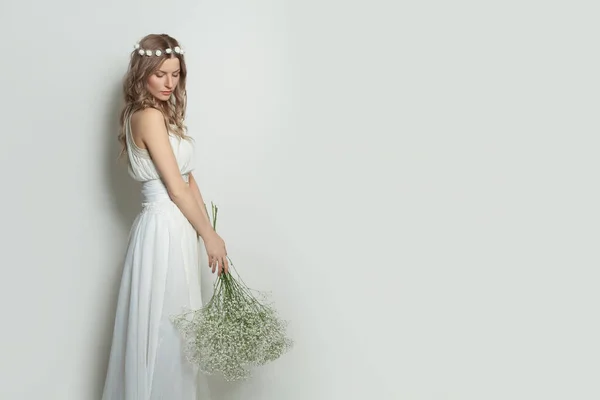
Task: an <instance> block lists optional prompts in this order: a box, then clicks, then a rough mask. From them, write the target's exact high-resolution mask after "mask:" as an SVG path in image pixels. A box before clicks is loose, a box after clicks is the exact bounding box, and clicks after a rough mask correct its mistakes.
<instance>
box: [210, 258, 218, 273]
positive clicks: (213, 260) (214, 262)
mask: <svg viewBox="0 0 600 400" xmlns="http://www.w3.org/2000/svg"><path fill="white" fill-rule="evenodd" d="M216 267H217V258H216V257H214V256H211V257H210V259H209V262H208V268H210V269H211V270H212V273H213V274H214V273H215V269H216Z"/></svg>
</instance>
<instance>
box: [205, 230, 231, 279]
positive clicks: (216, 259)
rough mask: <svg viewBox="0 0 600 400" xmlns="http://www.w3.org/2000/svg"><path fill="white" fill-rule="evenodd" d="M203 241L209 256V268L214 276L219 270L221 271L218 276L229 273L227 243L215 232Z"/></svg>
mask: <svg viewBox="0 0 600 400" xmlns="http://www.w3.org/2000/svg"><path fill="white" fill-rule="evenodd" d="M203 240H204V247H205V248H206V254H207V255H208V267H209V268H210V269H212V272H213V274H214V273H215V270H216V269H217V268H218V269H219V273H218V275H221V274H222V273H223V272H225V273H228V272H229V262H228V260H227V249H225V241H223V239H221V236H219V234H217V232H214V231H213V232H211V234H210V235H209V236H208V237H207V238H206V239H203Z"/></svg>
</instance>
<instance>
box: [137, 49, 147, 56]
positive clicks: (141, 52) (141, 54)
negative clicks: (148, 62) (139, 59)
mask: <svg viewBox="0 0 600 400" xmlns="http://www.w3.org/2000/svg"><path fill="white" fill-rule="evenodd" d="M138 53H140V56H143V55H144V54H145V53H146V52H145V51H144V49H140V51H138Z"/></svg>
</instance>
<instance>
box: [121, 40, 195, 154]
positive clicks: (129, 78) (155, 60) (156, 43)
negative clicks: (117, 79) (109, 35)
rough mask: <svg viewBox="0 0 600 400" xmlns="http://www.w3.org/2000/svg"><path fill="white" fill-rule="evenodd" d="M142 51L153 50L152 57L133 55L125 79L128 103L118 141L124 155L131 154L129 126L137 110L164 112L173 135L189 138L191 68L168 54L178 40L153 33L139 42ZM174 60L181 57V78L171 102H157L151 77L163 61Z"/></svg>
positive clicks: (182, 60)
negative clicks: (150, 87) (188, 79)
mask: <svg viewBox="0 0 600 400" xmlns="http://www.w3.org/2000/svg"><path fill="white" fill-rule="evenodd" d="M139 45H140V48H141V49H144V50H151V51H152V53H153V55H152V56H144V55H140V54H139V53H138V50H137V49H136V50H133V51H132V52H131V59H130V61H129V67H128V69H127V73H126V74H125V78H124V80H123V96H124V100H125V104H124V106H123V109H122V111H121V116H120V125H121V128H120V131H119V136H118V140H119V142H120V143H121V145H122V150H121V155H123V154H125V153H126V152H127V147H126V140H125V129H126V127H125V124H126V122H127V118H128V116H129V115H131V114H133V113H134V112H136V111H139V110H143V109H146V108H156V109H158V110H160V111H161V112H162V113H163V116H164V118H165V124H167V126H171V129H170V132H171V133H173V134H174V135H177V136H180V137H181V138H183V139H187V138H188V136H187V134H186V127H185V125H184V119H185V111H186V105H187V93H186V88H185V83H186V77H187V68H186V65H185V60H184V58H183V55H182V54H177V53H176V52H174V51H172V52H171V54H167V53H166V52H165V50H166V49H167V48H170V49H174V48H175V47H176V46H180V45H179V42H178V41H177V40H175V38H173V37H171V36H169V35H167V34H150V35H147V36H145V37H144V38H143V39H142V40H140V41H139ZM156 50H161V52H162V54H161V55H160V56H156V55H155V54H154V53H155V52H156ZM170 57H177V58H179V63H180V75H179V76H180V78H179V83H178V84H177V86H176V87H175V90H174V91H173V94H172V95H171V98H170V99H169V100H168V101H160V100H158V99H156V98H155V97H154V96H152V94H150V92H149V91H148V89H147V88H146V85H147V82H148V78H149V77H150V76H151V75H152V74H153V73H155V72H156V71H157V70H158V69H159V68H160V66H161V65H162V63H163V61H164V60H165V59H167V58H170Z"/></svg>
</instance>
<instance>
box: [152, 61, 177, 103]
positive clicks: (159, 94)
mask: <svg viewBox="0 0 600 400" xmlns="http://www.w3.org/2000/svg"><path fill="white" fill-rule="evenodd" d="M179 72H180V66H179V58H177V57H171V58H167V59H165V61H163V62H162V64H161V65H160V67H159V68H158V69H157V70H156V71H155V72H154V73H153V74H152V75H150V77H149V78H148V85H147V88H148V91H149V92H150V94H152V96H154V97H156V98H157V99H158V100H161V101H167V100H169V98H170V97H171V93H173V90H175V87H176V86H177V84H178V83H179Z"/></svg>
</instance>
